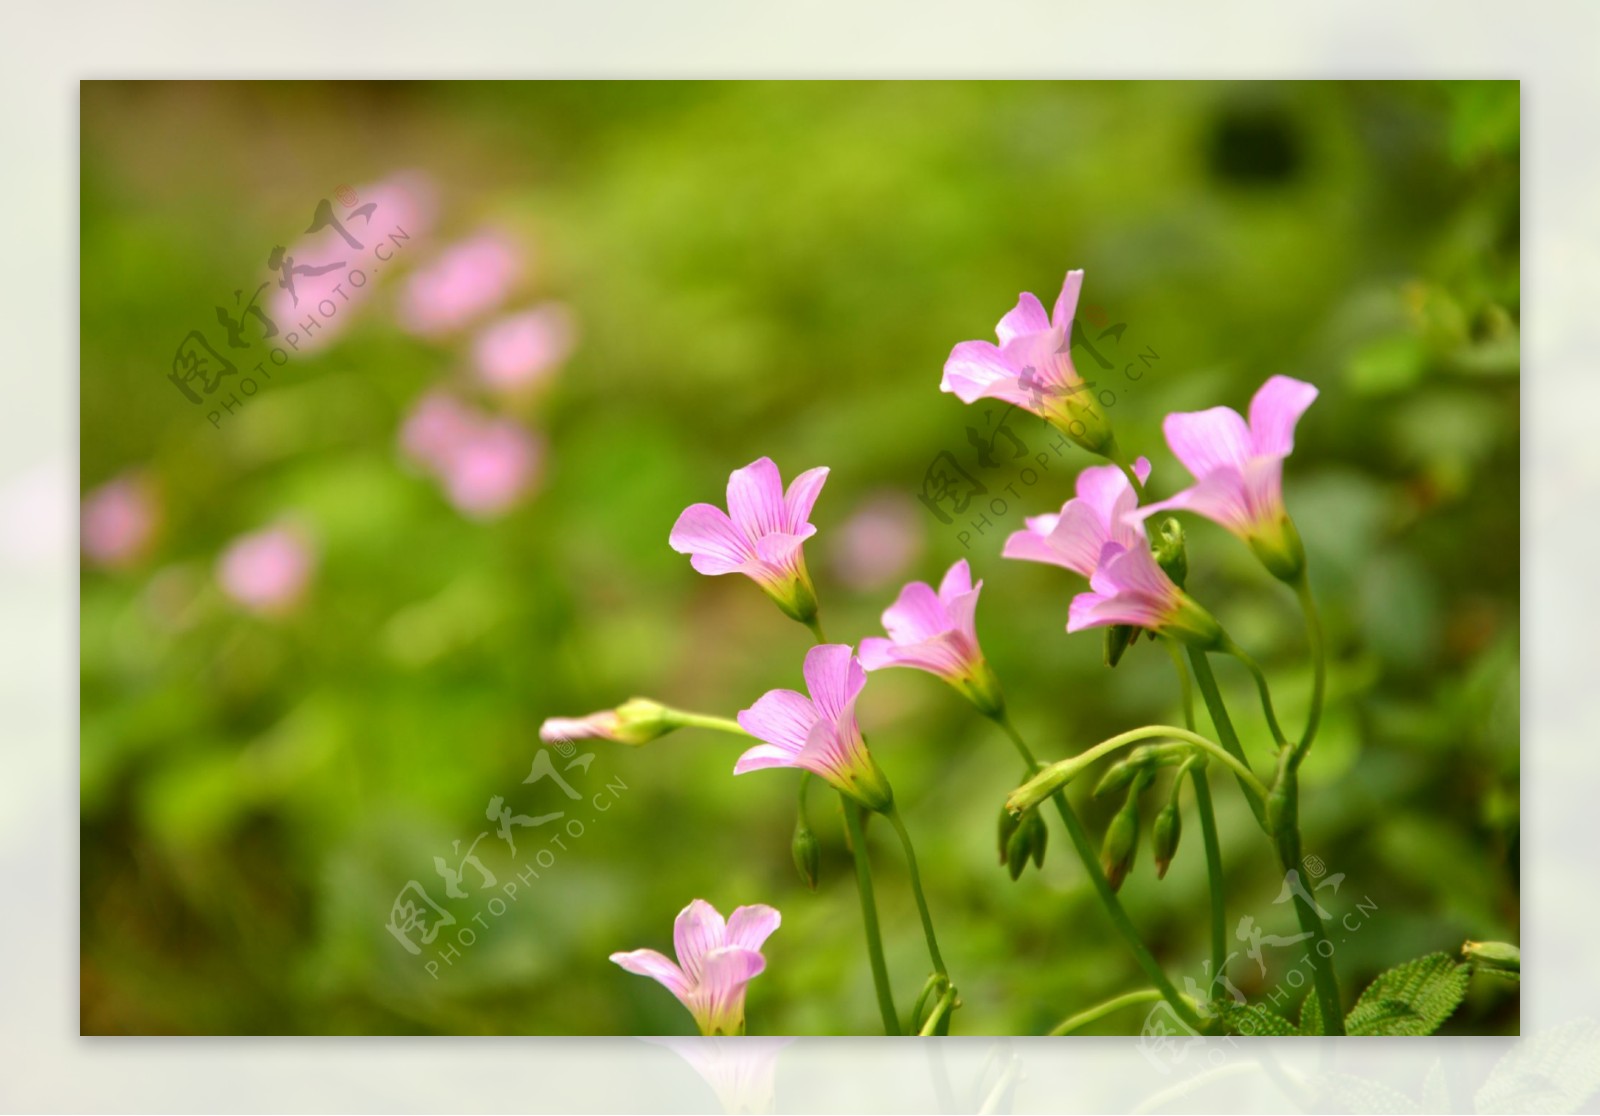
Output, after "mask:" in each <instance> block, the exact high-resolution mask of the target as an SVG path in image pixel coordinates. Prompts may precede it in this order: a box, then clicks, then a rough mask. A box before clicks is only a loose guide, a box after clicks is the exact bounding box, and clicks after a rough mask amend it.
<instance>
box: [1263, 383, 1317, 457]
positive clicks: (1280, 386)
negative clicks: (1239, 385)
mask: <svg viewBox="0 0 1600 1116" xmlns="http://www.w3.org/2000/svg"><path fill="white" fill-rule="evenodd" d="M1316 398H1317V389H1316V388H1315V387H1313V386H1311V385H1310V384H1308V383H1305V382H1303V381H1301V380H1295V379H1291V378H1290V377H1288V376H1274V377H1272V378H1271V379H1270V380H1268V381H1267V382H1266V383H1264V384H1262V385H1261V389H1260V390H1259V391H1257V392H1256V394H1255V398H1254V399H1252V400H1250V435H1251V441H1252V443H1253V448H1254V450H1255V452H1256V453H1258V454H1263V455H1267V454H1270V455H1272V456H1274V457H1288V456H1289V454H1290V453H1291V452H1292V451H1293V450H1294V428H1295V425H1296V424H1297V423H1299V421H1300V416H1301V415H1303V414H1305V413H1306V408H1307V407H1309V406H1311V404H1312V402H1313V401H1314V400H1315V399H1316Z"/></svg>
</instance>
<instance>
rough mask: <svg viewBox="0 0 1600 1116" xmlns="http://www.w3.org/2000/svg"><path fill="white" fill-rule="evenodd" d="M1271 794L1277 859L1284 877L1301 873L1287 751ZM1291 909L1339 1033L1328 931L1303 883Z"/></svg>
mask: <svg viewBox="0 0 1600 1116" xmlns="http://www.w3.org/2000/svg"><path fill="white" fill-rule="evenodd" d="M1273 794H1274V795H1276V796H1278V803H1279V805H1278V806H1277V808H1276V810H1275V813H1276V815H1277V817H1276V818H1275V819H1274V820H1275V821H1276V823H1277V827H1278V831H1277V833H1276V835H1275V838H1274V839H1275V841H1276V844H1277V847H1278V860H1279V862H1280V863H1281V864H1282V865H1283V871H1284V875H1285V877H1287V875H1288V874H1289V873H1290V872H1294V873H1295V874H1296V875H1297V876H1300V875H1302V874H1303V872H1302V869H1301V867H1300V781H1299V775H1298V773H1297V772H1296V771H1295V768H1294V764H1293V760H1292V758H1291V756H1290V753H1288V752H1285V753H1284V762H1282V763H1280V764H1279V769H1278V781H1277V784H1276V785H1275V786H1274V787H1273ZM1294 911H1295V917H1296V918H1297V919H1298V920H1299V922H1300V930H1301V932H1302V933H1304V934H1309V935H1310V937H1308V938H1307V939H1306V960H1307V961H1309V962H1310V963H1311V980H1312V983H1313V985H1314V986H1315V989H1316V993H1317V1003H1318V1005H1319V1006H1320V1007H1321V1008H1322V1022H1323V1026H1324V1028H1325V1029H1326V1032H1327V1033H1328V1034H1329V1035H1342V1034H1344V1008H1343V1006H1342V1005H1341V1003H1340V999H1339V978H1338V974H1337V973H1335V972H1334V970H1333V943H1332V942H1331V941H1329V939H1328V931H1327V930H1326V928H1324V927H1323V925H1322V916H1321V915H1320V914H1318V913H1317V909H1316V904H1315V903H1314V902H1313V901H1312V900H1311V898H1310V897H1309V895H1307V894H1306V892H1305V889H1304V887H1303V886H1302V887H1301V888H1297V889H1296V890H1295V893H1294ZM1324 942H1327V943H1328V948H1327V950H1326V951H1324V950H1323V948H1322V945H1323V943H1324Z"/></svg>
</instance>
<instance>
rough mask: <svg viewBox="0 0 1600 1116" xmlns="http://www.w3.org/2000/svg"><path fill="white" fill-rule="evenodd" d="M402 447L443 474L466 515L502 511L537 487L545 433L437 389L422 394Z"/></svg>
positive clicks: (403, 428)
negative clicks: (531, 488) (535, 432)
mask: <svg viewBox="0 0 1600 1116" xmlns="http://www.w3.org/2000/svg"><path fill="white" fill-rule="evenodd" d="M400 448H401V450H402V452H404V453H405V455H406V456H407V457H409V458H410V459H411V460H413V461H415V462H416V463H417V464H418V465H420V466H422V467H423V468H424V469H426V470H427V471H428V472H430V473H432V474H433V475H434V476H435V477H437V478H438V479H439V481H440V483H441V484H443V486H444V490H445V495H446V496H447V497H448V498H449V500H450V502H451V503H452V504H454V505H455V506H456V508H457V509H458V510H459V511H461V512H462V514H464V515H468V516H471V517H472V518H474V519H490V518H493V517H494V516H497V515H500V514H501V513H503V512H505V511H506V510H508V509H509V508H511V507H512V506H513V505H514V504H516V502H517V501H518V500H519V499H521V498H522V496H523V495H524V494H525V493H526V492H527V491H528V489H529V488H530V487H532V485H533V483H534V481H535V480H536V479H537V476H538V472H539V467H540V465H541V462H542V458H543V452H544V444H543V441H542V440H541V439H539V438H538V437H537V436H536V435H534V434H533V433H531V432H530V431H528V430H526V429H524V428H523V427H522V426H520V425H519V424H517V423H516V422H514V421H512V420H511V419H507V418H497V417H495V416H493V415H490V414H487V413H485V412H483V411H479V410H477V409H476V408H473V407H470V406H468V405H467V404H465V403H463V402H461V401H460V400H459V399H457V398H455V397H454V396H452V395H450V394H448V393H446V392H442V391H432V392H429V393H428V394H426V395H424V396H423V397H422V398H421V399H419V400H418V401H417V403H416V405H415V406H414V407H412V409H411V413H410V414H409V415H408V416H406V420H405V422H404V423H403V424H402V425H401V427H400Z"/></svg>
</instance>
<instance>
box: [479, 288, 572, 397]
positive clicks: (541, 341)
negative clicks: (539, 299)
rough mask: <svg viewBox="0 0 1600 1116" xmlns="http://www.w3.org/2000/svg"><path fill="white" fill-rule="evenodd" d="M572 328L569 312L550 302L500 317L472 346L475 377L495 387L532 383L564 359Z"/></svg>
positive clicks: (504, 388) (518, 387)
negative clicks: (476, 373)
mask: <svg viewBox="0 0 1600 1116" xmlns="http://www.w3.org/2000/svg"><path fill="white" fill-rule="evenodd" d="M575 332H576V331H575V327H574V324H573V320H572V314H571V312H570V311H569V310H568V309H567V308H566V307H565V306H562V305H560V304H559V303H554V302H550V303H546V304H545V305H543V306H539V307H535V308H534V309H532V310H528V311H524V312H523V313H521V314H514V315H512V316H511V317H508V318H501V319H500V320H499V321H497V322H494V323H492V324H491V325H489V326H488V328H486V329H485V330H484V331H483V332H482V333H480V334H479V335H478V340H477V342H476V344H475V345H474V346H473V359H474V361H475V362H476V364H477V370H478V379H479V380H480V381H482V382H483V384H484V385H485V386H486V387H489V388H493V389H496V390H499V391H517V390H522V389H526V388H529V387H532V386H534V385H535V384H537V383H539V381H541V380H543V379H544V378H545V377H546V376H547V375H548V374H549V373H550V372H551V371H552V370H554V369H555V368H556V367H557V366H558V365H560V364H561V362H562V361H564V360H566V359H567V355H568V354H569V353H571V352H572V344H573V337H574V334H575Z"/></svg>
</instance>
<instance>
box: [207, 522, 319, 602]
mask: <svg viewBox="0 0 1600 1116" xmlns="http://www.w3.org/2000/svg"><path fill="white" fill-rule="evenodd" d="M313 562H314V558H313V556H312V553H311V546H310V544H309V543H307V542H306V540H305V538H304V536H302V535H301V534H300V532H299V531H297V530H295V529H294V528H292V527H285V526H279V527H268V528H266V529H265V530H262V531H257V532H255V533H254V534H250V535H244V536H242V537H240V538H237V539H235V540H234V541H233V542H232V543H230V544H229V545H228V548H227V549H226V550H224V551H223V552H222V557H221V559H219V560H218V562H217V580H218V581H220V582H221V583H222V588H223V591H224V592H226V593H227V594H228V596H230V597H232V598H233V599H234V600H235V601H237V602H238V603H239V604H241V605H243V606H244V607H245V608H247V609H249V610H251V611H252V612H259V613H263V614H272V613H281V612H285V611H288V610H289V609H291V608H292V607H293V606H294V605H295V604H297V603H298V602H299V600H300V597H301V595H302V594H303V593H304V592H305V588H306V585H307V583H308V582H309V581H310V579H311V567H312V564H313Z"/></svg>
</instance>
